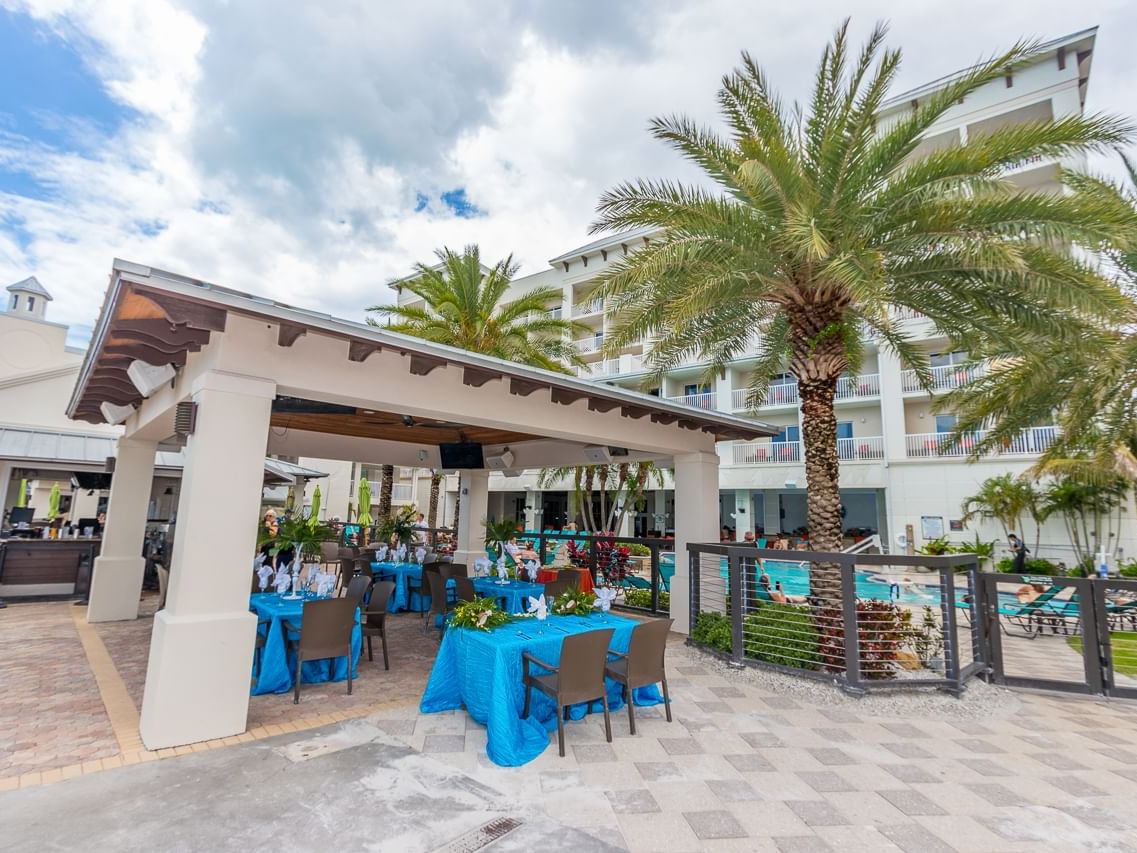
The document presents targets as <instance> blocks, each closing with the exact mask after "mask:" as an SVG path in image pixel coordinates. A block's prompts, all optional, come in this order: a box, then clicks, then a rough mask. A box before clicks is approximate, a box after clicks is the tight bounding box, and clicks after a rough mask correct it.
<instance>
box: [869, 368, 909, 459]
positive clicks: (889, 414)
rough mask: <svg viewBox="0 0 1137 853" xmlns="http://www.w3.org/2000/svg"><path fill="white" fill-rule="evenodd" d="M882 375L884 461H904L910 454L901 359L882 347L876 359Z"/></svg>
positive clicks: (881, 405)
mask: <svg viewBox="0 0 1137 853" xmlns="http://www.w3.org/2000/svg"><path fill="white" fill-rule="evenodd" d="M877 360H878V365H879V366H878V368H877V370H878V372H879V373H880V424H881V434H882V435H883V436H884V458H885V459H904V458H906V457H907V455H908V449H907V437H906V433H907V431H908V430H907V427H906V426H905V423H904V370H903V367H902V365H901V364H900V356H898V355H897V354H896V353H894V352H893V351H892V350H890V349H888V348H885V347H882V348H881V350H880V354H879V355H878V357H877Z"/></svg>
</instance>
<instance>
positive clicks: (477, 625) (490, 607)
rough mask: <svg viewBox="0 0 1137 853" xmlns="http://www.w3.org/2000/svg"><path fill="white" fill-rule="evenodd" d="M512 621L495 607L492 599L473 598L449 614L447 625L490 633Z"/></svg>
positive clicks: (506, 614) (460, 604)
mask: <svg viewBox="0 0 1137 853" xmlns="http://www.w3.org/2000/svg"><path fill="white" fill-rule="evenodd" d="M510 621H512V617H511V616H510V615H509V614H508V613H506V612H505V611H504V610H502V609H501V608H500V607H498V606H497V602H496V601H495V600H494V599H492V598H475V599H474V600H473V601H463V602H459V603H458V604H457V605H456V606H455V608H454V609H453V610H452V611H451V612H450V617H449V621H448V622H447V625H448V626H449V627H451V628H470V629H473V630H475V631H492V630H493V629H494V628H500V627H501V626H502V625H507V624H509V622H510Z"/></svg>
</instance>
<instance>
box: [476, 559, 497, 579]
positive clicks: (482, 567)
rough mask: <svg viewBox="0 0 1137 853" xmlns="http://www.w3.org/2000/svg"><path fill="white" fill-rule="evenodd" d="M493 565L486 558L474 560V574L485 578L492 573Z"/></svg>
mask: <svg viewBox="0 0 1137 853" xmlns="http://www.w3.org/2000/svg"><path fill="white" fill-rule="evenodd" d="M492 567H493V563H491V562H490V561H489V560H487V559H486V558H485V557H477V558H475V559H474V574H475V575H477V576H479V577H485V576H486V575H488V574H489V573H490V569H491V568H492Z"/></svg>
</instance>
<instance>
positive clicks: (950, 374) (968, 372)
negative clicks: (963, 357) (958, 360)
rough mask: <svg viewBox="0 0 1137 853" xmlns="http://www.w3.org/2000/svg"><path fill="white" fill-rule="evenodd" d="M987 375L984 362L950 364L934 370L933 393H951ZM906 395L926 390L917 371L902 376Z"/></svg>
mask: <svg viewBox="0 0 1137 853" xmlns="http://www.w3.org/2000/svg"><path fill="white" fill-rule="evenodd" d="M986 375H987V365H986V363H984V362H982V361H976V362H973V363H971V364H949V365H946V366H944V367H933V368H932V385H931V390H932V392H933V393H934V392H936V391H950V390H951V389H952V388H958V387H959V386H961V385H965V384H967V383H968V382H971V381H972V380H974V379H979V378H980V377H982V376H986ZM901 383H902V385H903V388H904V393H905V394H918V393H920V392H922V391H923V390H924V388H923V387H922V386H921V385H920V378H919V376H917V375H916V371H915V370H905V371H904V373H903V374H902V376H901Z"/></svg>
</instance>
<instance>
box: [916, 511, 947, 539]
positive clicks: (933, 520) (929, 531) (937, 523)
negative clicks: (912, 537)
mask: <svg viewBox="0 0 1137 853" xmlns="http://www.w3.org/2000/svg"><path fill="white" fill-rule="evenodd" d="M920 535H921V536H923V537H924V540H925V541H927V540H929V539H941V538H943V535H944V517H943V516H942V515H922V516H920Z"/></svg>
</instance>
